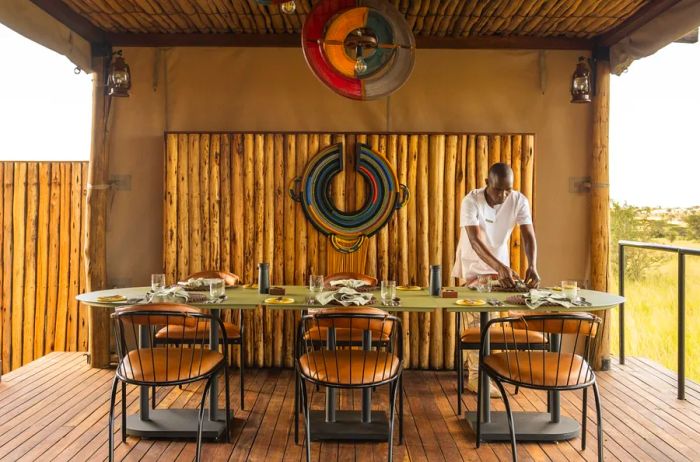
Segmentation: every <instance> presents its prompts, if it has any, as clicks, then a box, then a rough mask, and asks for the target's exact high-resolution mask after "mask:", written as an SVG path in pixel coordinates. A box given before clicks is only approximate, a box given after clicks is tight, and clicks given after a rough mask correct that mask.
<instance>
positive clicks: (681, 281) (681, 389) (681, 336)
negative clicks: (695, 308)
mask: <svg viewBox="0 0 700 462" xmlns="http://www.w3.org/2000/svg"><path fill="white" fill-rule="evenodd" d="M678 399H685V254H684V253H683V252H681V251H679V252H678Z"/></svg>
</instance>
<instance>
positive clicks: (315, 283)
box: [309, 274, 323, 294]
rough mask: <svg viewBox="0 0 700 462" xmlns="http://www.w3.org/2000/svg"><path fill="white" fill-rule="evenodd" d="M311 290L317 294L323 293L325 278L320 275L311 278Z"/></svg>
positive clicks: (313, 275)
mask: <svg viewBox="0 0 700 462" xmlns="http://www.w3.org/2000/svg"><path fill="white" fill-rule="evenodd" d="M309 290H310V291H311V292H313V293H316V294H317V293H319V292H323V276H321V275H319V274H312V275H311V276H309Z"/></svg>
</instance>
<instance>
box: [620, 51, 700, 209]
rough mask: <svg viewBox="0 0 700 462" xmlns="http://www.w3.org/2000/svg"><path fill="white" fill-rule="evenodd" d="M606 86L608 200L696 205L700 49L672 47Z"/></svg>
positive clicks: (699, 190) (698, 200) (699, 148)
mask: <svg viewBox="0 0 700 462" xmlns="http://www.w3.org/2000/svg"><path fill="white" fill-rule="evenodd" d="M610 80H611V81H610V196H611V198H612V199H613V200H616V201H618V202H627V203H628V204H633V205H640V206H652V207H655V206H661V207H690V206H696V205H700V181H699V180H700V177H699V176H698V173H699V172H700V136H698V135H700V117H699V115H700V114H699V113H698V112H699V111H700V43H695V44H684V43H672V44H670V45H668V46H666V47H665V48H663V49H661V50H659V51H658V52H656V53H655V54H654V55H652V56H649V57H646V58H643V59H641V60H638V61H636V62H634V63H632V65H631V66H630V67H629V69H628V70H627V72H625V73H623V74H622V75H621V76H619V77H618V76H612V77H611V79H610Z"/></svg>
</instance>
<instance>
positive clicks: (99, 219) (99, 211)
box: [83, 56, 111, 367]
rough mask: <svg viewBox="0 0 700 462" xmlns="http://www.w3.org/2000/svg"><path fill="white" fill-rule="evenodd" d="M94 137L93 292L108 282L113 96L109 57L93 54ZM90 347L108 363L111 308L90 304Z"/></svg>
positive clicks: (89, 272)
mask: <svg viewBox="0 0 700 462" xmlns="http://www.w3.org/2000/svg"><path fill="white" fill-rule="evenodd" d="M93 59H94V62H93V68H94V69H95V72H94V74H93V84H92V85H93V94H92V101H93V113H92V140H91V143H90V164H89V166H88V181H87V193H86V208H85V210H86V212H85V241H84V242H85V244H84V249H83V257H84V259H85V276H86V277H85V281H86V290H87V291H88V292H92V291H95V290H100V289H104V288H106V286H107V267H106V262H107V252H106V235H105V233H106V220H107V196H108V194H109V190H108V188H107V186H106V185H107V183H108V180H109V172H108V164H107V161H108V149H107V146H108V142H109V112H110V111H109V107H110V102H111V101H110V100H111V98H110V97H109V96H107V95H105V91H104V82H105V69H106V65H108V64H109V57H107V56H103V57H95V58H93ZM88 310H89V311H88V332H89V338H88V350H89V362H90V366H91V367H107V366H108V365H109V358H110V340H109V339H110V335H109V334H110V328H109V312H108V311H107V310H106V309H104V308H96V307H89V308H88Z"/></svg>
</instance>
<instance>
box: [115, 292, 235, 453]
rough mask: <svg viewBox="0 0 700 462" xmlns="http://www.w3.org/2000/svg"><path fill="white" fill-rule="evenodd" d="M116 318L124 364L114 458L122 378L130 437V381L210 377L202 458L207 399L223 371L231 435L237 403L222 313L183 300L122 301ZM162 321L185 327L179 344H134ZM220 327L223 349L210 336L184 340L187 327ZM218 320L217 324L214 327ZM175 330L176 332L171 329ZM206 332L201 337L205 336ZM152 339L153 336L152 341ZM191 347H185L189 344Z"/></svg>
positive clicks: (166, 382) (152, 383)
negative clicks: (231, 391)
mask: <svg viewBox="0 0 700 462" xmlns="http://www.w3.org/2000/svg"><path fill="white" fill-rule="evenodd" d="M112 318H113V319H114V320H115V322H114V323H113V324H114V331H115V332H114V333H115V339H116V344H117V353H118V355H119V365H118V366H117V370H116V373H115V376H114V382H113V383H112V394H111V396H110V408H109V460H110V461H112V460H113V459H114V404H115V400H116V394H117V387H118V385H119V384H120V383H121V401H122V403H121V404H122V415H121V417H122V425H121V427H122V428H121V435H122V442H125V441H126V384H130V385H137V386H148V387H156V386H159V387H165V386H175V385H185V384H188V383H193V382H197V381H200V380H206V384H205V386H204V392H203V393H202V398H201V402H200V405H199V420H198V425H197V449H196V460H197V461H199V460H200V456H201V446H202V422H203V418H204V403H205V402H206V398H207V394H208V392H209V390H210V388H211V384H212V381H214V380H216V376H217V374H218V373H219V372H220V371H223V373H224V378H225V379H224V383H225V389H226V441H227V442H230V441H229V440H230V435H231V431H230V430H231V422H230V419H231V411H230V409H231V403H230V396H229V377H228V350H227V349H226V346H227V345H228V342H227V340H228V338H227V335H226V329H224V325H223V323H222V322H221V320H220V319H215V318H214V317H212V316H211V315H208V314H204V313H201V312H200V311H199V310H198V309H196V308H194V307H191V306H187V305H179V304H169V303H162V304H153V305H134V306H126V307H120V308H117V309H116V310H115V312H114V313H113V314H112ZM156 326H166V327H167V328H179V332H180V336H181V340H182V341H180V342H178V343H177V346H175V347H172V346H165V347H160V346H155V345H137V346H134V347H131V346H130V343H132V342H129V339H134V338H137V339H138V338H141V336H140V335H139V332H138V330H139V329H147V332H152V331H153V329H154V328H155V327H156ZM205 326H206V328H207V329H212V328H213V329H217V330H218V334H219V335H220V337H221V339H222V345H223V347H224V348H223V353H222V352H219V351H217V350H212V349H210V348H209V342H208V340H205V337H204V336H201V337H200V336H197V335H195V336H194V338H195V339H199V340H197V341H196V342H194V343H193V342H190V343H187V342H185V341H184V340H185V339H184V334H185V332H186V329H191V330H193V331H194V332H195V333H197V332H199V331H200V330H204V329H205ZM212 326H213V327H212ZM169 334H170V332H169ZM200 338H201V339H200ZM149 343H150V342H149ZM186 344H187V345H189V346H190V348H185V345H186Z"/></svg>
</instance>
